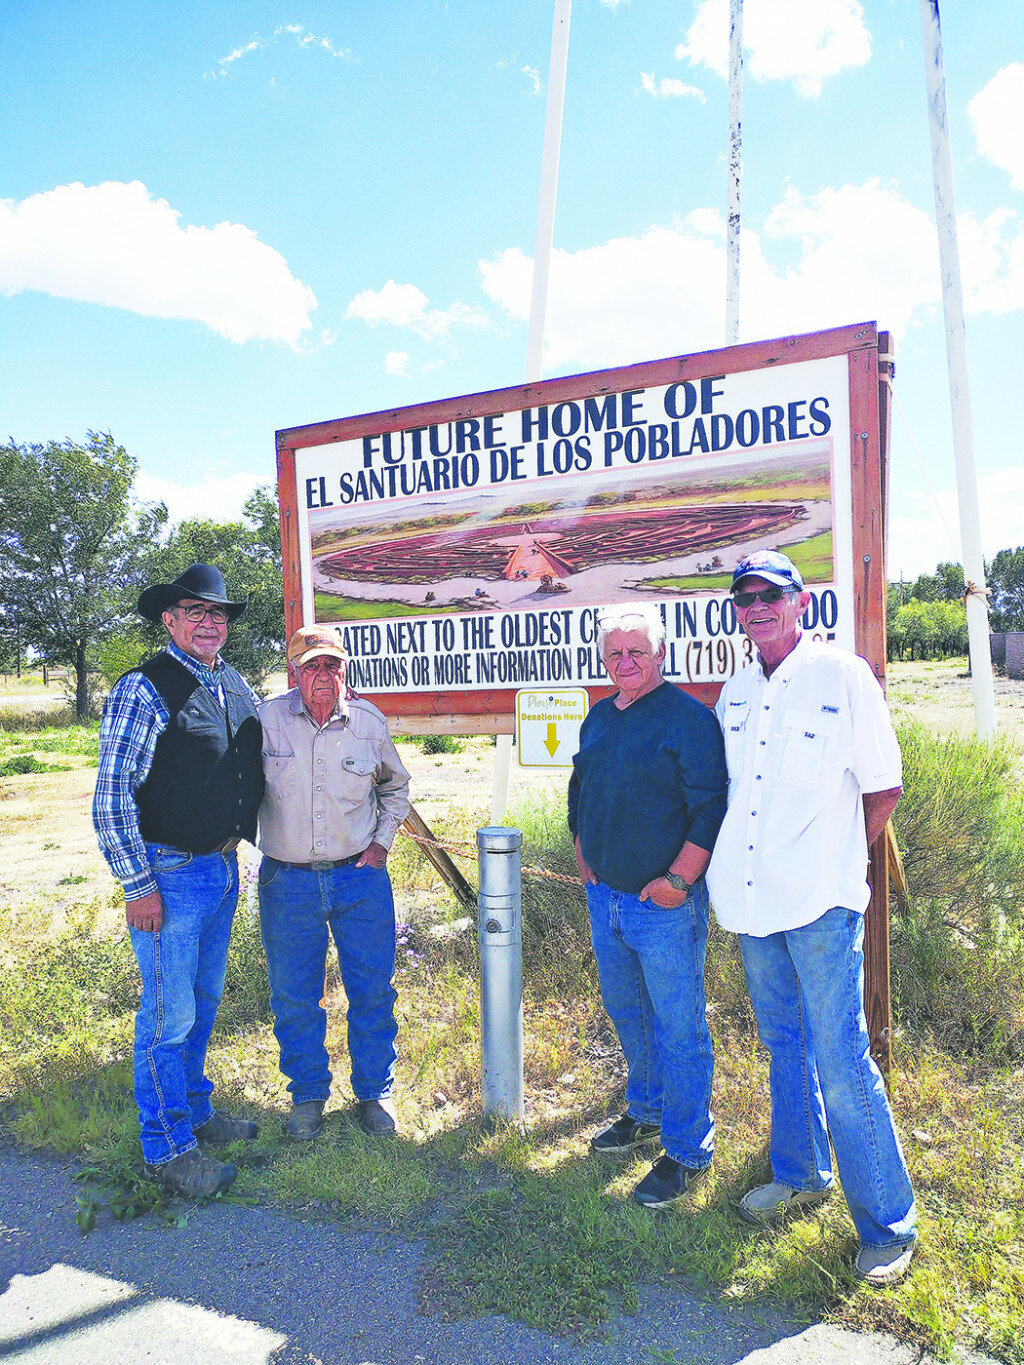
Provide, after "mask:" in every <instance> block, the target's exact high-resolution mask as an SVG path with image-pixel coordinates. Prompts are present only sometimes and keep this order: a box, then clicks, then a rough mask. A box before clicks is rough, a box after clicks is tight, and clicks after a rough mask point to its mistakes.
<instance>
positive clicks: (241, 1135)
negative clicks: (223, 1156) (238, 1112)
mask: <svg viewBox="0 0 1024 1365" xmlns="http://www.w3.org/2000/svg"><path fill="white" fill-rule="evenodd" d="M259 1131H260V1126H259V1124H258V1123H253V1122H252V1120H251V1119H236V1118H235V1117H234V1116H233V1115H232V1114H222V1113H221V1112H220V1110H219V1109H215V1110H214V1111H213V1113H212V1114H211V1115H210V1117H209V1118H208V1119H207V1120H206V1122H205V1123H201V1124H200V1125H199V1127H198V1128H193V1129H192V1135H193V1137H195V1139H196V1141H197V1142H205V1143H206V1145H207V1147H226V1146H227V1145H228V1143H229V1142H239V1141H242V1142H249V1141H250V1140H251V1139H252V1138H254V1137H255V1136H256V1134H257V1133H258V1132H259Z"/></svg>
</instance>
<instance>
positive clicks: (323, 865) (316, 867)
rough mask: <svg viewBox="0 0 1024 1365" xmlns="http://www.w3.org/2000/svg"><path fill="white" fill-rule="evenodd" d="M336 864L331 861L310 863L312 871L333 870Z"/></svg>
mask: <svg viewBox="0 0 1024 1365" xmlns="http://www.w3.org/2000/svg"><path fill="white" fill-rule="evenodd" d="M335 866H336V864H335V863H333V862H331V861H329V860H328V861H326V862H319V863H310V865H309V870H310V872H333V871H334V868H335Z"/></svg>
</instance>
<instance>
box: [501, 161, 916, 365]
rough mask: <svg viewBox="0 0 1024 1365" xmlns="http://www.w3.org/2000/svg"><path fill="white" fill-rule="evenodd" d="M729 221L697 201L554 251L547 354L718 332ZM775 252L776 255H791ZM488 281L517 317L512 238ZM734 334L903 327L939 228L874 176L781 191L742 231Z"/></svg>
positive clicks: (699, 341) (719, 337)
mask: <svg viewBox="0 0 1024 1365" xmlns="http://www.w3.org/2000/svg"><path fill="white" fill-rule="evenodd" d="M724 237H725V232H724V224H723V222H722V219H721V216H720V215H719V214H717V213H715V212H714V211H713V210H711V209H707V208H702V209H698V210H695V211H694V212H693V213H691V214H690V215H689V216H688V217H687V218H686V219H683V220H681V221H679V222H676V223H674V224H673V225H671V226H668V227H662V226H657V227H652V228H650V229H649V230H648V231H647V232H645V233H644V234H643V235H642V236H639V237H619V238H615V239H613V240H612V241H609V242H605V243H603V244H601V245H599V246H594V247H589V248H586V249H584V250H582V251H577V252H565V251H555V253H554V256H553V260H552V269H551V283H550V297H549V306H548V321H547V329H546V330H547V344H546V349H545V364H546V367H547V368H548V369H549V370H565V369H567V368H569V367H570V366H573V367H575V366H579V367H589V366H606V365H616V364H627V363H630V362H633V361H638V360H647V359H653V358H655V357H657V356H662V355H678V354H683V353H686V352H690V351H700V350H705V349H707V348H708V347H711V346H718V345H721V344H722V343H723V340H724V336H723V334H724V315H725V241H724ZM794 253H795V254H796V257H797V259H796V263H795V264H792V265H788V266H782V265H776V264H774V263H773V260H772V255H773V254H774V255H776V256H779V257H784V258H785V259H787V260H790V259H792V257H793V256H794ZM479 268H480V274H481V282H482V285H483V289H484V292H485V293H486V294H487V296H488V297H489V298H491V299H493V300H494V302H495V303H497V304H498V305H499V306H500V307H501V308H502V309H503V310H504V311H505V312H506V313H507V314H508V315H510V316H511V317H514V318H517V319H520V320H524V321H525V319H526V318H527V316H528V312H529V302H530V273H531V262H530V260H529V258H528V257H527V256H525V255H524V254H523V252H522V251H520V250H519V249H518V248H511V249H510V250H507V251H504V252H501V253H499V254H498V255H497V256H495V257H493V258H492V259H490V260H485V261H481V262H480V266H479ZM741 269H742V290H743V292H742V297H741V307H740V320H741V325H742V329H743V334H744V335H745V336H748V337H754V336H784V335H786V334H787V333H790V332H802V331H816V330H818V329H820V328H824V327H832V326H837V325H841V324H844V323H850V322H857V321H861V320H866V319H870V318H877V319H878V321H879V323H880V325H881V326H883V327H886V328H888V329H889V330H891V331H895V332H901V331H903V330H905V329H906V327H908V326H909V325H910V324H911V323H912V322H913V321H914V319H915V318H916V317H918V316H920V313H921V310H922V309H925V308H928V307H931V306H933V305H934V304H935V303H936V302H937V298H938V290H939V272H938V262H937V248H936V245H935V233H934V230H933V228H932V226H931V223H930V221H929V219H928V217H927V215H926V214H924V213H922V212H921V211H920V210H919V209H916V208H914V206H913V205H911V204H909V203H908V202H907V201H906V200H905V199H903V198H902V197H901V196H900V195H899V193H898V192H897V191H896V190H895V189H893V188H891V187H886V186H882V185H879V184H878V183H877V182H875V181H869V182H867V183H866V184H865V185H861V186H854V185H845V186H842V187H841V188H839V189H831V190H825V191H823V192H822V193H821V194H818V195H816V196H814V197H813V198H804V197H803V196H801V195H799V194H798V193H797V192H796V191H790V192H789V193H788V194H787V196H786V197H785V199H784V200H783V202H782V203H781V204H780V205H778V206H777V208H775V209H774V210H773V211H772V213H771V214H770V215H769V217H768V219H767V221H766V223H765V224H764V228H763V231H762V232H760V233H759V232H757V231H754V230H753V229H749V228H748V229H746V230H745V231H744V233H743V236H742V241H741Z"/></svg>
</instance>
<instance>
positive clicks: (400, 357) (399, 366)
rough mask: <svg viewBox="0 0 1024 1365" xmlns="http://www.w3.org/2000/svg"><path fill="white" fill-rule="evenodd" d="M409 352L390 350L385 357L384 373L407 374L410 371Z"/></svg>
mask: <svg viewBox="0 0 1024 1365" xmlns="http://www.w3.org/2000/svg"><path fill="white" fill-rule="evenodd" d="M409 359H410V356H409V352H408V351H388V353H387V355H386V356H385V357H384V373H385V374H396V375H406V374H408V373H409Z"/></svg>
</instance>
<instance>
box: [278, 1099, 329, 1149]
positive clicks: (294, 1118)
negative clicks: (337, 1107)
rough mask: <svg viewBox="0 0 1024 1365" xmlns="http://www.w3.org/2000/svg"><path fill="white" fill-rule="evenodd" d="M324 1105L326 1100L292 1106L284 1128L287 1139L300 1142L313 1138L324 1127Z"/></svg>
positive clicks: (303, 1102)
mask: <svg viewBox="0 0 1024 1365" xmlns="http://www.w3.org/2000/svg"><path fill="white" fill-rule="evenodd" d="M325 1103H326V1100H303V1101H302V1103H301V1104H293V1105H292V1112H291V1116H290V1118H289V1119H288V1122H287V1123H286V1124H285V1126H284V1131H285V1133H286V1134H287V1135H288V1137H290V1138H298V1139H299V1140H300V1141H308V1139H309V1138H315V1137H316V1135H317V1133H319V1131H320V1129H321V1128H322V1127H323V1125H324V1105H325Z"/></svg>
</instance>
